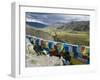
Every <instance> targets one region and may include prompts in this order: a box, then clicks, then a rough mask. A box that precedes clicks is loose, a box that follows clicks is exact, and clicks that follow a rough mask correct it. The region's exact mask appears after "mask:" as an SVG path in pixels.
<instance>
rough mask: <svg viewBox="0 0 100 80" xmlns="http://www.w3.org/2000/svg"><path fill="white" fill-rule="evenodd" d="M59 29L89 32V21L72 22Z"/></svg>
mask: <svg viewBox="0 0 100 80" xmlns="http://www.w3.org/2000/svg"><path fill="white" fill-rule="evenodd" d="M57 29H63V30H68V29H70V30H73V31H89V21H72V22H69V23H66V24H63V25H62V26H60V27H57Z"/></svg>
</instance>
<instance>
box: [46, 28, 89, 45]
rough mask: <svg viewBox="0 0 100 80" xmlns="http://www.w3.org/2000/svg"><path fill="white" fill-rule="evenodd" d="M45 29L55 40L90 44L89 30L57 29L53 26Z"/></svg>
mask: <svg viewBox="0 0 100 80" xmlns="http://www.w3.org/2000/svg"><path fill="white" fill-rule="evenodd" d="M44 31H45V32H48V33H49V34H51V36H53V37H54V40H55V41H62V42H63V41H64V42H67V43H69V44H76V45H85V46H89V32H83V31H71V30H57V29H53V28H52V29H50V28H48V29H47V28H46V29H45V30H44Z"/></svg>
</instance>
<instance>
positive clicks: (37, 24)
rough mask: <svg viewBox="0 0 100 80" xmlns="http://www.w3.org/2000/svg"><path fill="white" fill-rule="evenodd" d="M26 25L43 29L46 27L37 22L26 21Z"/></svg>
mask: <svg viewBox="0 0 100 80" xmlns="http://www.w3.org/2000/svg"><path fill="white" fill-rule="evenodd" d="M26 24H27V25H29V26H32V27H35V28H45V27H46V26H47V25H46V24H43V23H39V22H28V21H26Z"/></svg>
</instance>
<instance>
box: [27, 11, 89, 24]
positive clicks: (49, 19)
mask: <svg viewBox="0 0 100 80" xmlns="http://www.w3.org/2000/svg"><path fill="white" fill-rule="evenodd" d="M26 21H28V22H39V23H43V24H46V25H52V24H57V23H68V22H71V21H89V15H79V14H78V15H73V14H59V13H33V12H26Z"/></svg>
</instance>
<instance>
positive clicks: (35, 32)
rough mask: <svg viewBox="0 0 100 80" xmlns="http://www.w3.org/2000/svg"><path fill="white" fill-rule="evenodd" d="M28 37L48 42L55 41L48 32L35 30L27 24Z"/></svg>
mask: <svg viewBox="0 0 100 80" xmlns="http://www.w3.org/2000/svg"><path fill="white" fill-rule="evenodd" d="M26 35H31V36H36V37H41V38H43V39H46V40H53V37H52V36H51V35H50V34H49V33H48V32H44V31H42V30H38V29H34V28H33V27H32V26H29V25H27V24H26Z"/></svg>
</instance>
